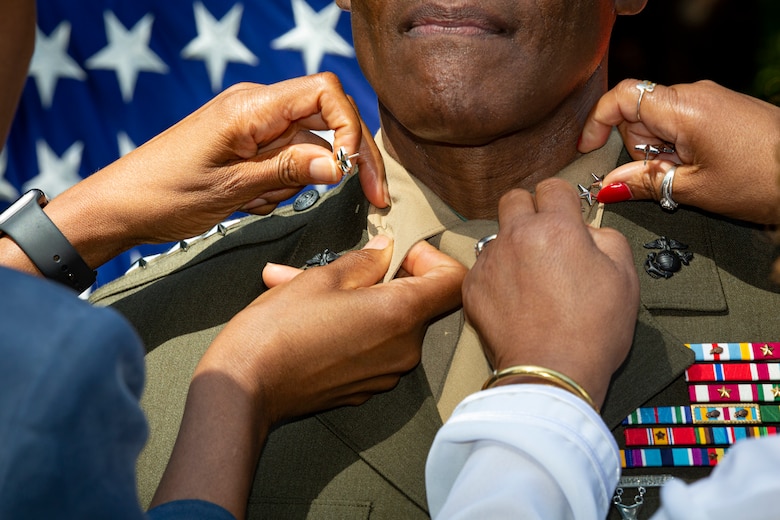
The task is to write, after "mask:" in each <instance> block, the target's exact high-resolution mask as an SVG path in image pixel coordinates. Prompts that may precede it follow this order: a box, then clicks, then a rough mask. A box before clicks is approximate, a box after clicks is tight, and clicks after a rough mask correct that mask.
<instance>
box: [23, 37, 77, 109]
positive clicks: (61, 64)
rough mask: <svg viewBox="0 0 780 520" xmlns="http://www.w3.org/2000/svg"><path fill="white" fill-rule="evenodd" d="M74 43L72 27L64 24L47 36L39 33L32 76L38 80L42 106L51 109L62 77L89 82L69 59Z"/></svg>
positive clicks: (33, 58)
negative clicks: (70, 48) (55, 90)
mask: <svg viewBox="0 0 780 520" xmlns="http://www.w3.org/2000/svg"><path fill="white" fill-rule="evenodd" d="M69 42H70V24H69V23H68V22H62V23H60V24H59V25H58V26H57V28H56V29H54V30H53V31H52V32H51V35H50V36H48V37H47V36H46V35H45V34H43V32H41V30H40V29H38V28H36V31H35V52H33V57H32V60H31V61H30V72H29V75H30V76H31V77H33V78H34V79H35V85H36V86H37V87H38V94H39V95H40V97H41V105H43V107H44V108H49V107H51V103H52V100H53V99H54V89H55V88H56V87H57V80H58V79H59V78H73V79H77V80H79V81H84V80H85V79H87V74H86V72H84V69H82V68H81V67H79V66H78V64H77V63H76V62H75V61H74V60H73V58H71V57H70V56H68V43H69Z"/></svg>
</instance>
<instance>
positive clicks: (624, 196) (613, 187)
mask: <svg viewBox="0 0 780 520" xmlns="http://www.w3.org/2000/svg"><path fill="white" fill-rule="evenodd" d="M632 198H633V196H632V195H631V190H630V189H629V187H628V184H626V183H623V182H616V183H614V184H609V185H607V186H604V187H603V188H601V190H600V191H599V194H598V195H597V196H596V199H598V201H599V202H603V203H605V204H611V203H613V202H624V201H626V200H631V199H632Z"/></svg>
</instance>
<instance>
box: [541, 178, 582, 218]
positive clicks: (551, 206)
mask: <svg viewBox="0 0 780 520" xmlns="http://www.w3.org/2000/svg"><path fill="white" fill-rule="evenodd" d="M580 208H581V206H580V199H579V196H578V195H577V193H576V192H575V191H574V190H573V189H572V187H571V185H569V183H567V182H566V181H564V180H562V179H546V180H544V181H542V182H540V183H539V184H538V185H537V186H536V209H537V211H538V212H539V213H547V212H550V213H559V214H561V215H563V216H564V217H565V218H572V219H575V220H576V221H577V222H579V221H581V220H582V210H581V209H580Z"/></svg>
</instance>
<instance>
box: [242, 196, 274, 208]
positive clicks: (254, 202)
mask: <svg viewBox="0 0 780 520" xmlns="http://www.w3.org/2000/svg"><path fill="white" fill-rule="evenodd" d="M267 204H268V201H267V200H265V199H262V198H257V199H254V200H250V201H249V202H247V203H246V204H244V205H243V206H241V208H240V209H241V211H251V210H253V209H255V208H259V207H260V206H265V205H267Z"/></svg>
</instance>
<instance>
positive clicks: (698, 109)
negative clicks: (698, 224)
mask: <svg viewBox="0 0 780 520" xmlns="http://www.w3.org/2000/svg"><path fill="white" fill-rule="evenodd" d="M638 83H639V82H638V81H636V80H633V79H627V80H623V81H621V82H620V83H619V84H618V85H617V86H616V87H615V88H613V89H612V90H610V91H609V92H607V93H606V94H605V95H604V96H603V97H602V98H601V100H600V101H599V102H598V103H597V104H596V106H595V107H594V109H593V110H592V111H591V114H590V117H589V119H588V121H587V122H586V124H585V127H584V129H583V131H582V139H581V141H580V145H579V150H580V151H581V152H588V151H591V150H593V149H595V148H598V147H599V146H601V145H603V144H604V143H605V142H606V140H607V137H608V136H609V132H610V130H611V128H612V126H617V127H618V129H619V130H620V133H621V134H622V136H623V141H624V142H625V144H626V148H627V149H628V151H629V153H630V154H631V156H632V157H633V158H634V159H635V160H636V162H632V163H629V164H625V165H623V166H621V167H619V168H617V169H616V170H614V171H613V172H611V173H610V174H608V175H607V176H606V177H605V178H604V182H603V185H604V188H602V190H601V192H600V193H599V201H600V202H618V201H622V200H628V199H630V198H633V199H654V200H659V199H660V192H661V181H662V180H663V177H664V174H665V173H666V171H667V170H668V169H669V168H670V167H671V166H673V165H674V164H680V166H679V167H678V168H677V172H676V173H675V177H674V184H673V198H674V200H675V201H676V202H678V203H681V204H688V205H691V206H696V207H698V208H701V209H704V210H707V211H712V212H715V213H719V214H722V215H725V216H729V217H733V218H738V219H742V220H747V221H751V222H757V223H765V224H770V223H777V222H780V212H778V204H777V201H778V200H780V184H778V171H779V170H780V108H778V107H776V106H774V105H771V104H769V103H765V102H763V101H760V100H758V99H756V98H753V97H750V96H747V95H744V94H739V93H737V92H734V91H732V90H729V89H727V88H724V87H721V86H720V85H717V84H715V83H713V82H711V81H699V82H697V83H693V84H685V85H673V86H669V87H665V86H663V85H656V87H655V88H654V90H653V92H645V95H644V97H643V98H642V103H641V119H642V120H641V121H638V120H637V99H638V96H639V91H638V90H637V88H636V85H637V84H638ZM662 142H667V143H673V144H674V145H675V150H676V152H675V153H674V154H661V155H659V156H657V157H656V156H653V155H650V159H651V160H648V161H647V165H645V164H644V160H645V153H644V152H642V151H638V150H635V149H634V146H635V145H637V144H660V143H662Z"/></svg>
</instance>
